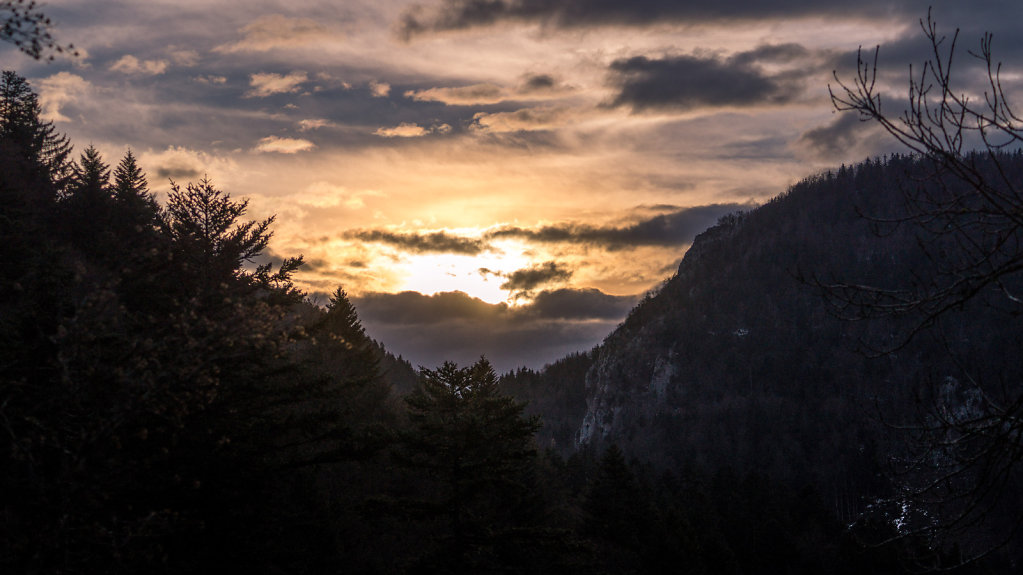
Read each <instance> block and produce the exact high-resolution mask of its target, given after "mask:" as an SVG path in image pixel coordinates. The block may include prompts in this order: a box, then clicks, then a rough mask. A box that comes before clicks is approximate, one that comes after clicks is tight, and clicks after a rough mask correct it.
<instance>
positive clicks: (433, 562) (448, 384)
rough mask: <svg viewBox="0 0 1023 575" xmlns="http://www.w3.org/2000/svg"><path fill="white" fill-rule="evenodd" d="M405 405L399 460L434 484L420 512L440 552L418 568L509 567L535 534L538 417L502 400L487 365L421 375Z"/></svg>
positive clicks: (446, 367) (424, 371) (449, 367)
mask: <svg viewBox="0 0 1023 575" xmlns="http://www.w3.org/2000/svg"><path fill="white" fill-rule="evenodd" d="M405 403H406V404H407V406H408V418H409V423H410V428H409V430H408V432H407V433H405V434H404V436H403V438H402V450H401V460H402V461H403V463H404V464H405V465H406V466H407V467H408V468H410V469H414V470H418V471H419V472H421V473H423V474H425V477H424V478H425V479H427V480H428V481H430V482H431V484H432V488H431V487H425V488H424V493H423V495H424V496H425V497H424V500H421V501H420V502H419V503H418V504H417V505H418V506H419V508H425V509H429V510H431V511H430V513H429V514H428V516H429V517H432V519H433V520H434V521H437V522H438V524H437V530H436V531H435V537H436V541H435V543H436V544H437V546H436V548H435V549H434V553H432V554H428V555H427V556H426V557H424V558H422V561H421V564H420V567H422V568H424V569H427V570H430V569H440V570H443V571H445V572H449V573H453V572H483V571H488V570H490V569H493V568H495V567H496V566H498V565H500V564H501V563H506V562H507V561H509V560H512V557H513V554H511V553H509V551H510V550H511V549H519V550H521V548H522V543H523V541H524V540H528V539H529V538H530V533H531V532H532V533H535V531H531V528H532V527H535V522H534V519H535V517H531V516H530V511H531V509H530V505H529V504H528V500H529V497H528V495H529V493H530V489H529V480H530V477H531V476H530V472H531V471H532V469H533V464H534V463H535V454H536V450H535V446H534V444H533V434H534V433H535V432H536V430H537V429H538V428H539V425H540V424H539V421H538V420H537V418H527V417H525V416H523V408H524V407H525V406H524V404H521V403H517V402H515V400H514V399H512V398H511V397H509V396H504V395H501V394H500V392H499V390H498V386H497V376H496V375H495V374H494V370H493V368H492V367H491V365H490V363H489V362H488V361H487V360H486V359H484V358H481V359H480V360H479V361H477V362H476V363H475V364H473V365H471V366H469V367H465V368H459V367H458V366H457V365H455V364H454V363H452V362H445V363H444V364H443V365H441V366H440V367H439V368H437V369H436V370H430V369H425V368H424V369H422V371H421V384H420V386H419V387H417V388H416V389H415V390H414V391H413V392H412V394H410V395H409V396H408V397H406V398H405ZM520 559H521V557H520Z"/></svg>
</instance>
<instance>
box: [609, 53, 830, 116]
mask: <svg viewBox="0 0 1023 575" xmlns="http://www.w3.org/2000/svg"><path fill="white" fill-rule="evenodd" d="M806 55H807V52H806V50H805V49H804V48H802V47H801V46H797V45H792V44H787V45H783V46H765V47H763V48H759V49H757V50H754V51H749V52H742V53H739V54H736V55H734V56H731V57H729V58H717V57H701V56H696V55H683V56H669V57H664V58H659V59H656V58H647V57H646V56H635V57H633V58H628V59H622V60H616V61H615V62H613V63H612V64H611V66H610V81H611V84H612V85H614V86H615V87H616V89H617V90H618V94H617V95H616V96H615V98H614V100H613V101H612V102H611V105H612V106H627V107H630V108H632V110H633V111H637V112H638V111H644V110H651V109H662V110H663V109H675V110H688V109H693V108H699V107H720V106H748V105H756V104H784V103H787V102H791V101H792V100H794V99H796V98H797V97H798V96H799V94H800V93H801V92H802V89H803V80H804V79H805V78H806V77H807V76H810V75H814V74H818V73H819V71H820V68H819V67H818V66H810V67H805V66H804V67H801V68H800V69H799V70H798V71H794V72H792V71H790V72H783V73H776V74H773V75H770V74H767V73H765V72H764V71H762V70H761V69H760V67H759V66H758V64H759V63H761V62H765V61H781V62H790V61H792V60H795V59H805V56H806Z"/></svg>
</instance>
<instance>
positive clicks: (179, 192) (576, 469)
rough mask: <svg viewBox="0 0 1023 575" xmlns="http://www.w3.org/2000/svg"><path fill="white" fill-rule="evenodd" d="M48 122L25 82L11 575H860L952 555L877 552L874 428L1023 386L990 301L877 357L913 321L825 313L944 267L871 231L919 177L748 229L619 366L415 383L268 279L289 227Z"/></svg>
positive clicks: (15, 81)
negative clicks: (872, 288) (273, 243)
mask: <svg viewBox="0 0 1023 575" xmlns="http://www.w3.org/2000/svg"><path fill="white" fill-rule="evenodd" d="M39 113H40V108H39V103H38V98H37V96H36V95H35V93H34V92H33V91H32V89H31V87H30V86H29V85H28V84H27V82H26V81H25V80H24V79H23V78H21V77H20V76H18V75H17V74H15V73H13V72H4V73H3V76H2V79H0V261H2V263H3V265H2V266H0V437H2V442H3V445H2V447H3V449H2V450H0V469H3V473H2V479H0V481H2V483H0V493H2V495H0V498H2V503H0V570H2V571H3V572H5V573H6V572H10V573H138V572H154V573H202V572H246V573H326V572H334V573H337V572H344V573H498V572H500V573H595V572H596V573H660V572H666V571H676V570H679V569H683V570H685V571H686V572H692V573H715V574H716V573H777V572H787V573H850V574H852V573H863V572H871V573H902V572H907V570H912V569H914V568H916V567H918V566H919V565H920V563H919V561H921V560H926V561H930V562H931V564H932V565H945V566H950V565H955V563H956V561H957V558H958V556H957V555H956V554H955V553H954V552H953V548H947V547H941V548H939V547H928V546H927V545H926V540H924V539H921V538H917V537H896V540H895V542H894V543H893V544H892V545H888V546H883V547H878V548H874V547H865V546H864V545H863V542H864V541H875V540H878V539H884V538H888V537H890V536H894V535H899V524H898V523H897V522H896V521H895V519H897V518H893V517H886V516H883V515H880V516H878V515H870V514H866V515H860V514H859V513H860V512H863V511H867V509H866V506H865V505H864V502H865V501H866V500H865V499H864V498H865V497H876V496H879V495H890V494H891V493H892V491H891V489H892V487H891V484H890V483H889V482H888V480H887V478H886V477H884V476H883V475H881V473H882V472H883V471H884V470H885V467H884V465H885V463H886V460H887V458H888V456H890V455H892V454H898V453H900V452H899V451H898V449H901V447H899V446H901V445H903V444H904V443H905V442H902V443H900V442H901V441H902V440H900V439H898V438H895V439H892V438H891V437H889V435H887V434H885V433H883V432H882V429H883V428H882V427H881V426H880V425H879V423H878V420H877V419H876V417H877V414H878V413H885V414H891V413H897V414H898V413H916V411H914V408H915V407H916V404H915V403H914V402H913V401H912V400H913V399H914V397H915V395H914V393H913V390H914V389H915V388H914V387H913V386H912V385H909V384H910V383H912V382H918V381H923V382H926V381H931V380H933V379H934V378H942V379H940V381H951V380H948V377H949V376H952V377H955V378H957V379H956V381H962V382H964V385H965V382H967V381H968V380H967V379H966V378H965V375H963V374H964V373H966V372H964V371H963V369H964V368H967V367H969V366H970V365H974V364H969V365H965V364H961V362H956V361H953V360H954V359H957V358H959V357H960V354H962V357H966V353H967V352H969V353H971V354H972V353H973V352H977V353H978V354H980V353H982V352H984V351H985V350H988V351H987V354H986V355H972V356H971V357H974V358H975V359H976V365H977V366H979V367H980V368H982V369H980V370H979V371H978V370H974V371H970V372H969V373H968V375H971V376H984V377H987V376H989V375H994V374H997V375H1000V376H1003V377H1004V378H1005V379H1004V381H1006V382H1007V383H1008V384H1010V385H1014V384H1015V382H1017V381H1019V380H1018V378H1015V377H1014V373H1013V372H1012V371H1011V369H1013V367H1018V366H1015V363H1014V362H1013V360H1012V358H1011V357H1009V356H1007V355H1006V354H999V353H998V351H999V350H1003V349H1007V348H1006V347H1003V346H1007V345H1009V344H1008V343H1003V342H1016V341H1017V340H1016V339H1013V338H1015V337H1016V334H1015V331H1014V330H1013V324H1012V323H1006V322H997V321H995V320H994V319H991V320H990V321H989V320H988V317H989V315H990V317H991V318H994V317H996V316H997V314H998V312H999V311H1000V310H998V309H987V308H985V307H984V306H970V307H969V308H968V309H964V313H965V314H968V315H966V316H963V315H959V314H952V315H950V316H949V320H957V318H961V321H960V320H957V321H955V322H953V323H951V324H948V325H947V324H945V323H944V322H945V321H946V319H945V318H944V317H943V318H942V323H941V326H940V327H942V328H948V327H949V325H951V326H952V327H954V328H956V329H957V330H958V331H947V330H946V331H942V332H941V333H942V334H944V335H945V336H946V337H943V338H942V339H941V340H940V341H944V342H951V343H954V346H950V347H948V348H940V347H935V346H934V345H933V344H932V343H929V342H920V343H917V340H913V343H911V344H910V345H909V346H904V347H899V348H898V350H897V352H896V354H887V355H884V356H883V357H882V358H881V359H880V360H878V361H877V362H875V361H868V360H867V359H866V358H865V356H864V355H862V354H861V353H860V351H862V349H858V348H862V347H863V346H862V345H860V342H871V341H874V340H876V339H877V338H878V337H881V338H882V339H885V338H889V337H890V336H892V335H893V334H894V332H893V331H892V328H891V327H890V326H895V327H899V326H901V325H903V324H900V323H898V322H896V323H895V324H884V326H889V327H884V326H882V327H878V324H874V323H867V322H860V323H847V322H844V321H840V320H839V319H837V318H833V317H831V316H830V315H829V310H835V309H837V308H835V307H829V306H828V304H827V301H828V298H829V297H831V299H832V300H835V302H836V303H840V302H841V301H843V298H844V297H845V296H847V295H848V294H847V293H845V292H842V291H841V290H836V289H835V288H834V287H833V286H830V287H829V286H825V285H824V284H831V283H834V282H835V281H837V280H836V278H845V277H853V276H859V275H861V274H867V275H868V276H869V277H870V279H871V280H872V281H873V282H882V283H883V282H884V281H886V279H887V278H891V277H896V276H898V277H903V275H904V274H905V273H906V271H907V270H908V271H914V270H916V269H917V267H916V266H917V264H916V263H915V262H917V261H918V260H919V256H918V255H914V254H916V251H915V248H914V247H913V246H914V245H915V244H914V242H910V241H906V239H907V238H911V237H915V236H912V235H907V236H900V235H899V234H898V233H896V234H894V235H892V234H887V237H885V235H886V234H882V235H880V236H878V235H875V234H872V233H870V232H871V227H872V226H871V225H870V224H869V223H867V221H866V220H864V219H863V218H862V216H861V215H860V214H857V213H856V211H855V209H854V208H855V207H859V208H860V209H862V210H864V211H866V212H867V213H884V211H883V210H885V209H887V208H888V207H890V204H891V203H892V202H895V198H896V197H897V196H894V195H890V194H886V193H884V191H885V190H894V189H898V186H899V185H900V182H906V181H909V182H912V181H915V180H913V179H912V178H911V179H909V180H906V179H904V178H903V177H902V176H905V175H906V174H909V175H910V176H912V175H913V174H914V170H915V169H916V167H917V166H918V165H920V164H919V162H918V161H917V160H914V159H910V158H894V159H889V160H886V161H882V162H870V163H867V164H864V165H861V166H856V167H854V168H844V169H842V170H839V171H838V172H836V173H827V174H822V175H819V176H816V177H814V178H811V179H810V180H807V181H806V182H804V183H802V184H800V185H798V186H796V187H795V188H793V189H792V190H791V191H790V192H789V193H787V194H786V195H784V197H781V198H779V199H778V200H776V201H774V202H771V203H769V204H767V205H765V206H763V207H761V208H759V209H757V210H755V211H753V212H750V213H747V214H737V215H735V216H731V217H728V218H726V219H724V220H723V221H722V222H721V223H720V224H719V225H718V226H717V227H715V228H713V229H711V230H709V231H708V232H706V233H705V234H704V235H703V236H701V238H700V239H699V240H698V241H697V243H696V244H695V245H694V247H693V248H692V249H691V250H690V252H689V253H688V254H687V256H686V258H685V260H684V261H683V263H682V265H681V267H680V270H679V273H678V275H677V276H676V277H675V278H673V279H672V280H671V281H669V282H667V283H666V284H665V285H664V287H663V289H662V290H661V291H660V292H659V293H657V294H656V295H653V296H651V297H649V298H647V299H646V300H645V301H644V302H643V303H642V304H641V305H640V306H639V307H637V308H636V309H635V310H634V311H633V313H632V314H631V315H630V317H629V319H628V320H627V321H626V322H625V324H624V325H623V326H622V327H621V328H620V329H618V330H617V331H616V332H615V333H613V334H611V335H610V336H608V338H607V340H606V341H605V342H604V344H602V345H601V346H600V347H598V348H597V349H595V350H592V351H590V352H587V353H582V354H578V355H575V356H570V357H568V358H565V359H564V360H561V361H559V362H556V363H555V364H553V365H551V366H549V367H548V368H547V369H546V370H544V371H543V372H540V373H537V372H532V371H528V370H520V371H517V372H514V373H511V374H508V375H506V376H504V377H503V378H498V377H497V375H496V374H495V373H494V371H493V369H492V368H491V367H490V364H489V363H488V362H487V361H486V360H485V359H480V360H479V361H478V362H476V363H474V364H472V365H469V366H457V365H454V364H452V363H447V362H444V358H437V361H436V363H435V365H436V366H437V367H435V368H428V369H422V370H420V371H419V372H418V373H417V374H415V375H414V376H413V375H412V374H411V366H409V365H408V363H407V362H404V361H403V360H401V359H400V358H395V357H393V356H391V355H389V354H387V353H386V352H384V351H383V348H382V346H381V345H379V344H377V343H376V342H373V341H371V340H370V339H369V338H368V337H367V336H366V334H365V332H364V330H363V328H362V326H361V323H360V321H359V319H358V315H357V311H356V310H355V308H354V307H353V306H352V304H351V302H350V301H349V300H348V297H347V294H346V293H345V291H344V289H343V288H342V287H341V286H338V287H337V289H336V290H335V291H334V292H333V294H332V295H331V297H330V299H329V301H328V302H327V303H326V305H325V306H324V307H319V306H316V305H313V304H312V303H310V302H309V301H308V300H307V299H306V296H305V294H303V293H302V292H301V291H299V290H298V289H296V287H295V285H294V283H293V281H292V278H293V275H294V273H295V272H296V271H297V270H299V269H300V268H301V265H302V258H301V256H300V255H295V256H294V257H291V258H286V259H284V260H283V263H281V264H280V265H279V266H278V267H276V268H275V267H272V266H270V265H268V264H264V265H257V264H256V263H254V261H255V259H256V258H257V256H258V255H259V254H260V253H261V252H262V251H263V250H264V249H265V248H266V247H267V245H268V242H269V240H270V237H271V234H272V229H273V223H274V219H273V218H269V219H266V220H261V221H252V220H247V219H246V217H245V215H246V208H247V204H246V201H245V200H244V199H238V198H234V197H232V196H231V195H230V194H229V193H228V192H226V191H222V190H220V189H218V188H217V187H216V186H215V185H214V183H213V182H212V181H211V180H209V179H203V180H200V181H198V182H192V183H184V184H175V185H174V186H173V189H172V191H171V193H170V194H169V196H168V198H167V200H166V202H165V203H164V204H163V205H160V204H159V203H158V202H157V201H156V200H155V198H154V196H153V194H152V193H151V192H150V191H149V188H148V184H147V180H146V175H145V174H144V173H143V172H142V170H141V169H140V168H139V166H138V164H137V162H136V159H135V157H134V155H133V154H132V153H131V152H128V153H127V154H125V155H124V157H123V158H121V159H120V161H119V162H118V163H117V164H116V165H115V166H113V167H111V165H110V164H108V163H106V160H105V159H104V158H103V157H102V156H101V154H100V153H99V152H98V151H97V150H95V149H94V148H92V147H91V146H90V147H87V148H86V149H85V150H83V151H82V152H81V153H79V154H78V155H77V156H75V154H74V153H73V151H72V145H71V142H69V141H68V139H67V138H65V137H64V136H62V135H60V134H58V133H57V132H56V131H55V129H54V127H53V126H52V124H50V123H47V122H44V121H42V120H40V117H39ZM1005 159H1006V163H1007V164H1008V165H1012V166H1016V167H1020V166H1021V162H1020V158H1019V157H1018V156H1012V157H1011V158H1005ZM896 176H899V177H896ZM880 231H887V227H886V226H884V225H882V226H881V230H880ZM892 238H895V240H896V243H897V245H896V247H892V246H891V245H890V243H886V242H890V241H891V240H892ZM900 238H901V239H900ZM920 261H922V260H920ZM921 269H923V268H921ZM800 277H802V278H803V280H802V281H800V279H799V278H800ZM818 280H819V281H818ZM1004 287H1005V288H1006V289H1009V290H1012V289H1013V288H1014V285H1013V284H1011V283H1006V284H1005V285H1004ZM839 311H841V310H839ZM966 319H969V321H966ZM886 321H887V320H886ZM905 325H906V326H911V325H912V324H911V323H908V322H907V323H906V324H905ZM996 338H997V339H996ZM994 341H997V342H999V343H998V344H997V345H993V344H992V342H994ZM1013 345H1015V343H1013ZM950 350H951V351H953V352H955V353H949V351H950ZM948 389H949V393H950V394H951V395H956V394H958V395H963V394H965V396H970V395H969V393H970V392H969V389H968V388H959V387H956V386H954V385H953V386H952V387H950V388H948ZM960 392H962V393H960ZM510 393H514V394H516V395H520V396H522V397H528V398H529V399H530V400H531V405H529V406H527V405H525V404H524V403H522V402H519V401H517V400H515V399H513V398H512V396H511V395H509V394H510ZM951 395H950V396H949V397H950V399H949V401H950V402H951V401H953V400H952V399H951ZM926 397H929V396H925V398H926ZM948 405H949V406H950V407H952V408H956V409H958V408H960V407H962V405H960V404H958V403H949V404H948ZM875 406H880V408H881V409H880V410H876V409H875ZM538 415H539V416H541V417H542V418H543V419H541V417H537V416H538ZM907 445H908V444H907ZM893 446H895V447H893ZM577 447H578V449H577ZM906 452H907V453H908V452H909V451H908V448H907V451H906ZM1016 508H1018V507H1016ZM1009 509H1013V508H1011V507H1010V508H1009ZM1010 559H1011V558H1010ZM1007 560H1008V559H1006V557H1005V556H992V557H989V558H987V559H986V561H989V563H980V564H974V565H971V566H968V567H965V568H962V569H960V572H970V570H971V569H977V570H978V572H983V569H986V568H989V567H991V566H992V565H993V566H994V567H995V568H1001V567H1003V566H1005V565H1007V563H1006V561H1007Z"/></svg>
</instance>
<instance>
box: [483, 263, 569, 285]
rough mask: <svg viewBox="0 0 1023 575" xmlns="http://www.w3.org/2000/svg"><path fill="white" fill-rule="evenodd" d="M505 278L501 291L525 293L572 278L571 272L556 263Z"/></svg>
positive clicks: (524, 270)
mask: <svg viewBox="0 0 1023 575" xmlns="http://www.w3.org/2000/svg"><path fill="white" fill-rule="evenodd" d="M505 277H507V278H508V281H506V282H504V283H503V284H501V289H506V290H511V291H524V292H525V291H532V290H534V289H536V288H537V287H538V286H541V285H546V284H551V283H556V282H563V281H565V280H567V279H569V278H570V277H572V270H569V269H565V268H564V267H563V266H561V265H558V263H557V262H544V263H542V264H540V265H538V266H533V267H529V268H525V269H520V270H515V271H514V272H512V273H510V274H508V275H507V276H505Z"/></svg>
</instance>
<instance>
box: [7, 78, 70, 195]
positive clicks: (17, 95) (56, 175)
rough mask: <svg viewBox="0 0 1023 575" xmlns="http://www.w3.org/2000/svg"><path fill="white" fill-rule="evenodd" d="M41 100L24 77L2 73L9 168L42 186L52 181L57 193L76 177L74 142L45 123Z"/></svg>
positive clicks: (49, 123)
mask: <svg viewBox="0 0 1023 575" xmlns="http://www.w3.org/2000/svg"><path fill="white" fill-rule="evenodd" d="M40 111H41V109H40V107H39V97H38V96H37V95H36V94H35V93H34V92H33V91H32V88H31V87H30V86H29V85H28V82H27V81H26V80H25V78H24V77H22V76H19V75H18V74H16V73H15V72H12V71H6V70H5V71H4V72H3V73H2V74H0V147H2V148H3V155H4V157H5V160H6V161H7V162H11V163H12V164H13V165H6V166H5V168H7V169H8V170H10V169H11V168H15V169H17V175H19V176H20V177H21V178H22V180H23V181H25V182H26V183H29V184H30V185H35V186H39V185H40V184H41V183H42V181H44V180H45V181H49V182H50V183H51V184H52V185H53V187H54V188H55V189H56V190H57V191H61V190H63V189H64V187H65V186H66V185H67V184H68V182H69V181H70V179H71V176H72V173H73V171H72V163H71V161H70V155H71V143H70V141H69V140H68V138H67V136H65V135H62V134H58V133H57V131H56V128H54V127H53V124H52V123H51V122H43V121H42V120H40V118H39V114H40Z"/></svg>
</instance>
